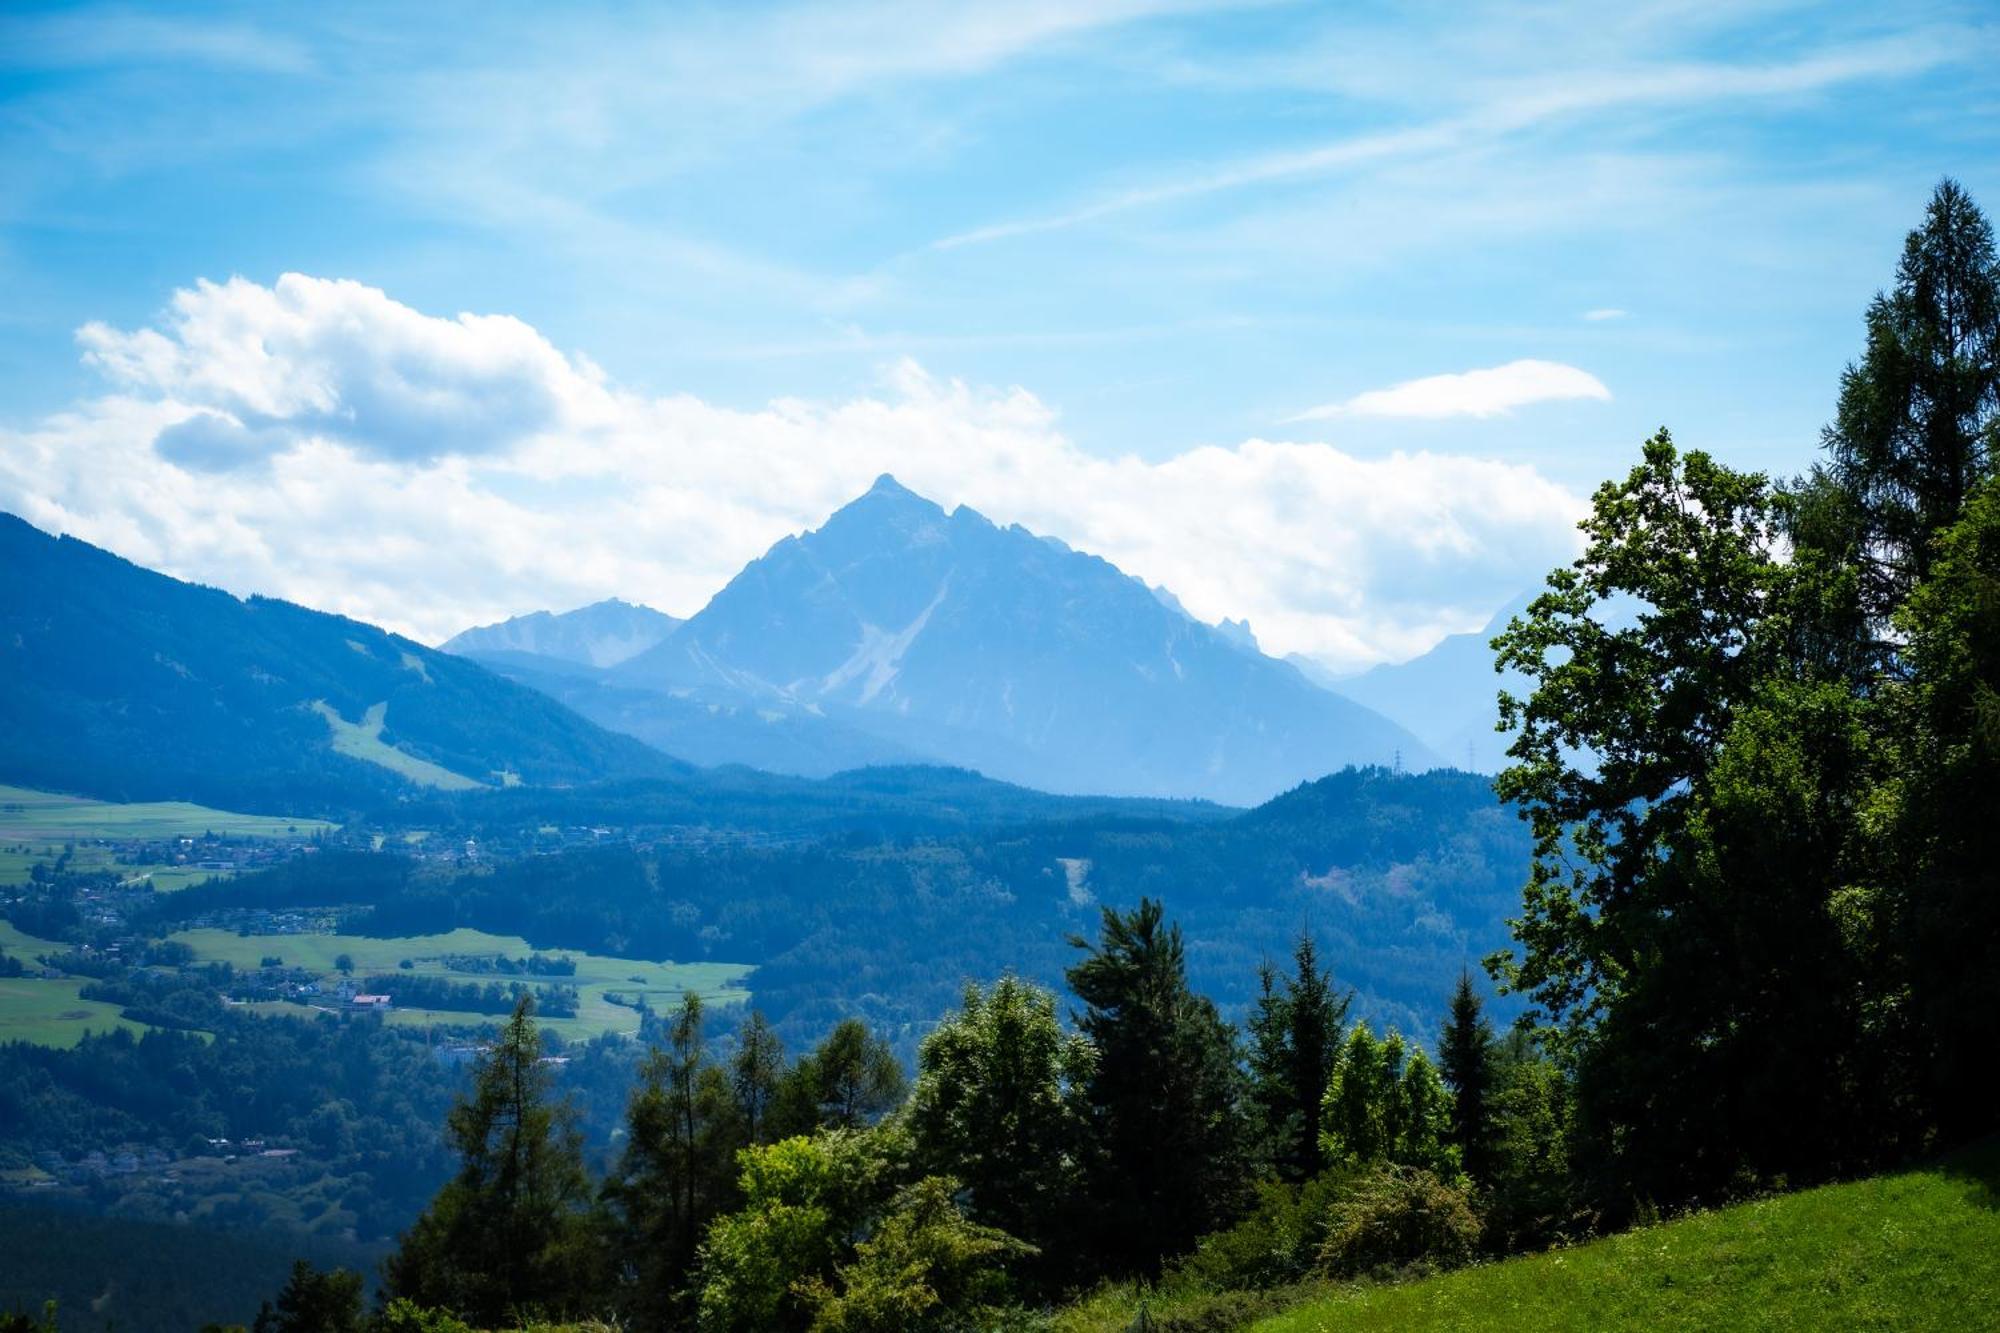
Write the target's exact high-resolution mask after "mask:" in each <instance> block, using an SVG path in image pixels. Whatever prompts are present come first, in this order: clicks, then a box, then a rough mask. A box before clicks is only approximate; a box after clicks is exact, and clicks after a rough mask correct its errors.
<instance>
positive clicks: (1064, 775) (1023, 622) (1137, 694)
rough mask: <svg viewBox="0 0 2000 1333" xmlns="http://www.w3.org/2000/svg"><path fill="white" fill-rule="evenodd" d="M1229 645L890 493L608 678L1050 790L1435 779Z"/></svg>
mask: <svg viewBox="0 0 2000 1333" xmlns="http://www.w3.org/2000/svg"><path fill="white" fill-rule="evenodd" d="M1232 631H1233V632H1231V633H1225V632H1224V631H1222V630H1218V629H1217V628H1215V627H1214V626H1209V625H1204V624H1201V623H1200V622H1198V621H1195V620H1193V619H1191V618H1190V617H1189V616H1188V615H1187V614H1186V613H1185V612H1183V611H1180V610H1177V609H1176V608H1175V607H1174V606H1171V605H1168V604H1167V603H1166V602H1165V601H1163V600H1162V599H1161V598H1160V597H1158V596H1156V595H1155V594H1154V592H1153V591H1152V590H1150V589H1148V588H1147V587H1146V585H1145V584H1143V583H1141V582H1139V581H1138V580H1137V579H1134V578H1131V577H1129V576H1127V575H1125V574H1123V573H1121V572H1120V571H1119V570H1118V569H1117V568H1116V567H1114V566H1113V565H1111V564H1110V563H1108V562H1106V561H1104V560H1101V559H1099V558H1097V557H1095V556H1090V555H1085V554H1082V553H1080V552H1076V551H1072V550H1070V549H1069V548H1068V547H1066V546H1064V545H1063V544H1062V543H1061V542H1058V541H1054V540H1051V539H1047V538H1043V537H1039V536H1036V535H1035V534H1033V533H1031V532H1029V531H1027V530H1026V529H1024V528H1020V527H1009V528H1001V527H996V526H995V525H994V524H992V523H991V522H989V521H987V520H986V519H985V518H984V517H982V516H981V515H979V514H978V513H975V512H974V511H973V510H971V509H967V508H960V509H958V510H956V511H955V512H953V513H950V514H947V513H945V511H944V510H942V509H941V508H939V507H938V506H937V505H936V504H933V503H932V502H931V501H929V500H926V499H924V498H922V497H921V496H918V495H915V494H913V493H912V492H910V491H908V490H906V489H905V488H904V487H902V486H901V485H899V484H897V482H896V481H895V480H894V479H893V478H891V477H887V476H885V477H883V478H881V479H880V480H879V481H877V482H876V483H875V485H874V487H873V488H871V489H870V490H869V491H868V493H867V494H865V495H863V496H862V497H861V498H859V499H858V500H855V501H854V502H853V503H851V504H849V505H847V506H846V507H845V508H843V509H841V510H840V511H839V512H837V513H836V514H834V515H833V516H832V517H831V518H830V519H828V520H827V522H826V523H825V525H824V526H822V527H821V528H819V529H818V530H817V531H814V532H810V533H807V534H805V535H804V536H800V537H788V538H786V539H785V540H784V541H781V542H779V543H778V544H777V545H776V546H774V547H772V548H771V550H770V551H769V552H768V553H766V554H765V555H764V556H763V557H762V558H760V559H758V560H756V561H753V562H752V563H751V564H750V565H749V566H747V567H746V568H745V569H744V570H743V572H742V573H740V574H739V575H737V577H736V578H735V579H733V580H732V581H731V582H730V583H729V585H728V586H727V587H725V588H724V589H723V590H722V591H721V592H719V593H717V594H716V596H715V598H714V600H713V601H711V602H710V603H709V604H708V606H707V607H706V608H704V609H703V610H702V611H701V612H700V613H699V614H698V615H696V616H695V617H694V618H692V619H691V620H689V621H688V622H687V623H685V624H684V625H682V626H681V627H680V628H679V629H678V630H676V631H675V632H674V633H673V634H672V635H671V636H670V637H668V638H666V639H665V640H663V641H662V642H660V643H659V644H657V645H656V646H654V647H653V648H650V649H648V650H647V651H645V652H643V653H641V654H639V655H638V656H636V657H634V658H632V659H631V660H629V661H627V662H625V663H623V664H622V665H620V666H618V667H615V668H613V669H612V670H611V671H610V672H608V673H606V676H607V679H608V680H610V681H611V682H614V683H616V684H620V685H624V686H628V687H631V688H633V689H638V690H653V691H667V692H686V694H687V695H688V697H690V698H697V699H707V700H711V701H713V700H716V699H721V698H731V699H736V700H741V701H743V702H744V704H746V705H749V706H753V707H764V708H768V709H770V710H773V711H779V712H783V711H785V710H804V711H805V712H806V713H808V714H810V715H815V716H820V717H825V718H827V719H830V720H832V721H835V722H838V723H841V724H843V725H845V726H848V727H852V728H853V729H855V730H857V731H860V732H864V733H866V734H869V735H871V736H874V737H877V738H879V739H882V740H886V741H889V742H891V743H894V744H896V745H898V746H901V747H904V748H906V749H907V750H908V751H910V752H912V753H915V754H920V755H927V756H931V757H933V758H935V759H939V760H943V761H946V762H950V763H955V764H962V765H965V766H967V767H971V768H976V769H979V770H981V771H982V772H985V773H988V774H990V775H992V776H995V777H1000V778H1004V779H1007V780H1009V781H1015V782H1021V783H1025V784H1027V785H1029V786H1034V787H1040V788H1042V789H1044V790H1050V791H1073V792H1082V791H1089V792H1105V793H1121V794H1131V795H1163V796H1205V797H1210V798H1213V799H1217V800H1223V801H1230V802H1236V803H1242V804H1249V803H1254V802H1256V801H1260V800H1263V799H1265V798H1267V797H1269V796H1271V795H1272V794H1273V793H1275V792H1279V791H1282V790H1284V789H1285V788H1287V787H1290V786H1292V785H1293V784H1295V783H1297V782H1299V781H1301V780H1304V779H1307V778H1313V777H1317V776H1319V775H1321V774H1323V773H1327V772H1330V771H1332V770H1334V769H1338V768H1341V767H1342V766H1344V765H1348V764H1384V765H1386V764H1389V763H1391V762H1392V761H1393V760H1394V759H1395V758H1396V757H1397V755H1398V754H1399V753H1400V755H1401V758H1402V762H1403V764H1404V765H1405V766H1406V767H1411V768H1421V767H1425V766H1427V765H1429V764H1430V763H1431V762H1433V756H1432V755H1431V754H1430V753H1429V752H1428V751H1426V750H1425V748H1424V746H1423V745H1422V744H1421V742H1419V741H1418V740H1417V739H1416V737H1415V736H1413V735H1411V734H1410V733H1409V732H1408V731H1406V730H1404V729H1403V728H1400V727H1398V726H1396V725H1395V724H1394V723H1391V722H1389V721H1388V720H1387V719H1385V718H1383V717H1382V716H1380V715H1379V714H1376V713H1374V712H1372V711H1370V710H1369V709H1367V708H1364V707H1361V706H1358V705H1356V704H1354V703H1352V702H1350V701H1348V700H1345V699H1342V698H1338V697H1336V696H1333V695H1331V694H1329V693H1327V692H1326V691H1325V690H1322V689H1319V688H1318V687H1316V686H1314V685H1312V684H1311V683H1309V682H1308V681H1306V680H1305V678H1304V677H1302V676H1301V675H1300V674H1299V673H1298V671H1297V670H1295V669H1294V668H1293V667H1291V666H1290V665H1288V664H1286V663H1283V662H1279V661H1276V660H1274V659H1272V658H1269V657H1266V656H1264V655H1262V654H1261V653H1258V652H1256V651H1255V650H1254V647H1246V645H1245V644H1244V642H1243V639H1244V637H1245V635H1246V634H1247V628H1246V629H1245V630H1235V628H1234V627H1232ZM1252 642H1253V643H1254V641H1252Z"/></svg>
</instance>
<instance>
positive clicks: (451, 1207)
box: [383, 995, 604, 1324]
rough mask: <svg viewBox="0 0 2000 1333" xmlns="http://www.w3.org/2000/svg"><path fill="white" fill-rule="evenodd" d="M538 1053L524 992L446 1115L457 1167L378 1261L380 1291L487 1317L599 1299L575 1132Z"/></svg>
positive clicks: (556, 1311) (556, 1309)
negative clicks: (469, 1088) (466, 1091)
mask: <svg viewBox="0 0 2000 1333" xmlns="http://www.w3.org/2000/svg"><path fill="white" fill-rule="evenodd" d="M541 1060H542V1039H541V1034H540V1033H539V1032H538V1031H537V1030H536V1028H535V1021H534V1000H533V999H532V998H531V997H529V996H527V995H523V996H522V997H521V999H520V1002H519V1003H518V1004H517V1005H516V1006H515V1008H514V1014H513V1017H512V1018H510V1019H509V1020H508V1022H507V1025H506V1027H505V1028H503V1029H502V1030H501V1034H500V1039H499V1040H498V1041H497V1042H496V1043H495V1044H494V1046H493V1048H492V1049H491V1050H490V1051H488V1052H487V1053H486V1054H485V1056H483V1057H482V1058H481V1059H480V1061H479V1062H478V1064H477V1065H476V1066H475V1067H474V1069H473V1087H472V1091H471V1093H470V1094H469V1095H467V1096H465V1097H462V1098H460V1099H459V1102H458V1104H457V1105H455V1106H454V1107H453V1108H452V1110H451V1114H450V1115H449V1117H448V1118H447V1119H446V1122H445V1132H446V1134H447V1135H448V1136H449V1138H450V1139H451V1142H452V1145H453V1147H454V1148H455V1149H456V1150H457V1152H458V1156H459V1161H460V1166H459V1171H458V1174H457V1175H456V1176H455V1177H454V1178H453V1179H452V1180H451V1181H450V1182H449V1183H447V1184H446V1185H445V1187H444V1188H443V1189H442V1190H440V1191H438V1195H437V1197H436V1198H435V1199H433V1200H432V1201H431V1205H430V1207H429V1208H428V1209H426V1210H425V1211H424V1213H423V1215H422V1216H421V1217H419V1218H418V1219H417V1220H416V1222H415V1223H414V1224H413V1225H412V1226H411V1227H410V1229H409V1231H408V1232H406V1233H405V1234H404V1236H403V1240H402V1244H401V1245H400V1246H399V1247H398V1249H397V1251H396V1253H395V1254H393V1255H391V1256H390V1258H389V1259H388V1260H387V1262H385V1263H384V1265H383V1276H384V1279H385V1283H384V1286H385V1290H386V1294H387V1295H388V1296H390V1297H392V1298H393V1297H408V1298H409V1299H411V1300H412V1301H414V1302H416V1303H417V1304H419V1305H426V1306H436V1307H438V1308H440V1309H445V1310H449V1311H452V1312H453V1313H455V1314H458V1315H460V1316H461V1317H463V1318H466V1319H469V1320H472V1321H474V1322H478V1323H487V1324H495V1323H499V1322H500V1321H502V1320H506V1319H514V1318H519V1317H520V1316H522V1315H523V1314H537V1313H539V1314H544V1315H562V1314H565V1313H568V1312H571V1311H580V1310H584V1309H587V1308H590V1306H591V1303H592V1302H593V1301H596V1300H598V1299H601V1296H602V1290H603V1287H604V1272H603V1269H602V1265H601V1263H600V1262H599V1259H598V1252H597V1250H598V1247H597V1246H596V1245H595V1244H594V1237H593V1234H592V1227H591V1218H590V1201H591V1191H590V1178H589V1176H588V1175H587V1174H586V1172H585V1170H584V1165H583V1146H582V1136H581V1134H579V1133H578V1131H577V1128H576V1117H575V1114H574V1112H573V1111H572V1110H571V1108H570V1107H569V1106H568V1104H567V1103H558V1102H556V1101H555V1100H553V1098H552V1097H551V1095H550V1090H549V1071H548V1069H547V1067H546V1066H544V1065H543V1064H542V1063H541Z"/></svg>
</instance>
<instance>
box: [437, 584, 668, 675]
mask: <svg viewBox="0 0 2000 1333" xmlns="http://www.w3.org/2000/svg"><path fill="white" fill-rule="evenodd" d="M680 623H681V622H680V621H679V620H678V619H676V618H675V617H673V616H670V615H668V614H666V613H665V612H664V611H655V610H654V609H653V608H652V607H650V606H634V605H633V604H632V603H630V602H621V601H619V600H618V599H617V598H616V597H613V598H611V599H610V600H609V601H603V602H593V603H592V604H591V605H589V606H580V607H578V608H577V609H576V610H574V611H564V612H560V613H557V612H552V611H535V612H532V613H530V614H528V615H525V616H515V617H514V618H513V619H512V620H503V621H501V622H500V623H499V624H497V625H481V626H479V627H478V628H476V629H469V630H466V631H465V632H464V633H462V634H456V635H453V636H452V637H451V638H450V639H447V640H446V641H445V643H444V645H443V647H444V651H445V652H448V653H457V654H458V655H459V656H461V657H478V656H483V655H486V654H489V653H526V654H529V655H530V656H534V657H553V658H555V659H557V660H558V661H563V662H578V663H581V664H583V665H585V666H594V667H612V666H617V665H618V664H619V663H620V662H623V661H625V660H626V659H628V658H632V657H637V656H638V655H639V654H640V653H643V652H645V651H646V650H647V649H648V648H651V647H652V646H653V645H654V644H656V643H658V642H659V641H660V640H662V639H664V638H666V637H667V636H668V635H669V634H672V633H673V632H674V630H675V629H676V628H677V627H678V626H679V625H680Z"/></svg>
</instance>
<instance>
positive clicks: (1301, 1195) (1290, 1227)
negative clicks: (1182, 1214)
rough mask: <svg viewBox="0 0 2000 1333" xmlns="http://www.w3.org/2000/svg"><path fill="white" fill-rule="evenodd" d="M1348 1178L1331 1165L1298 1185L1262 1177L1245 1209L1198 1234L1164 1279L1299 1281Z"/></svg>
mask: <svg viewBox="0 0 2000 1333" xmlns="http://www.w3.org/2000/svg"><path fill="white" fill-rule="evenodd" d="M1354 1180H1355V1176H1354V1173H1353V1172H1351V1171H1345V1170H1336V1171H1328V1172H1326V1173H1324V1174H1322V1175H1319V1176H1316V1177H1314V1178H1313V1179H1311V1180H1309V1181H1307V1182H1306V1183H1305V1184H1303V1185H1299V1186H1292V1185H1285V1184H1281V1183H1279V1182H1278V1181H1275V1180H1267V1181H1264V1182H1263V1183H1261V1184H1259V1185H1258V1186H1257V1187H1256V1201H1255V1203H1254V1204H1253V1205H1252V1206H1251V1209H1250V1211H1249V1213H1248V1214H1246V1215H1245V1216H1244V1217H1243V1218H1242V1219H1241V1220H1240V1221H1238V1222H1237V1223H1236V1224H1235V1225H1233V1226H1229V1227H1225V1228H1224V1229H1222V1230H1221V1231H1214V1232H1210V1233H1209V1234H1208V1235H1206V1236H1204V1237H1202V1239H1201V1243H1200V1244H1199V1245H1198V1246H1196V1248H1195V1251H1194V1253H1193V1254H1190V1255H1189V1256H1188V1257H1187V1258H1185V1259H1183V1260H1181V1261H1180V1263H1178V1264H1176V1265H1175V1266H1174V1269H1173V1272H1172V1274H1171V1276H1170V1278H1169V1281H1170V1282H1171V1283H1173V1284H1175V1285H1179V1284H1182V1283H1187V1284H1192V1285H1195V1286H1199V1287H1206V1288H1209V1289H1213V1290H1218V1291H1227V1290H1231V1289H1234V1288H1258V1289H1263V1288H1270V1287H1280V1286H1284V1285H1286V1284H1288V1283H1293V1282H1297V1281H1299V1280H1300V1279H1302V1278H1304V1277H1306V1276H1307V1275H1308V1274H1310V1273H1311V1272H1312V1270H1313V1267H1314V1265H1315V1263H1316V1262H1317V1261H1318V1259H1319V1251H1320V1246H1321V1244H1322V1243H1323V1241H1324V1240H1325V1237H1326V1229H1327V1222H1328V1219H1329V1217H1330V1216H1331V1213H1332V1209H1333V1207H1334V1204H1335V1203H1336V1202H1337V1201H1338V1200H1339V1199H1340V1198H1341V1197H1342V1196H1343V1195H1344V1194H1345V1193H1347V1191H1348V1190H1349V1189H1350V1188H1351V1187H1352V1185H1353V1183H1354Z"/></svg>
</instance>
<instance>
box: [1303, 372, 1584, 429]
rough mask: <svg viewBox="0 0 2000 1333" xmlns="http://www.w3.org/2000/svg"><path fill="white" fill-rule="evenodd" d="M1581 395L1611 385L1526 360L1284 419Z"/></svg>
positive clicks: (1450, 412)
mask: <svg viewBox="0 0 2000 1333" xmlns="http://www.w3.org/2000/svg"><path fill="white" fill-rule="evenodd" d="M1579 398H1591V399H1596V400H1597V401H1599V402H1609V401H1610V400H1611V390H1609V389H1607V388H1605V387H1604V381H1602V380H1600V379H1598V378H1597V376H1595V375H1593V374H1591V373H1590V372H1589V371H1587V370H1579V369H1578V368H1577V367H1575V366H1570V365H1565V364H1563V363H1562V362H1560V361H1536V360H1532V359H1527V360H1520V361H1509V362H1508V363H1507V364H1506V365H1504V366H1491V367H1488V368H1486V369H1483V370H1467V371H1461V372H1459V373H1457V374H1450V375H1426V376H1424V377H1423V378H1421V379H1414V380H1404V381H1403V382H1402V383H1400V384H1392V385H1390V386H1389V387H1387V388H1385V389H1370V390H1369V391H1368V392H1366V393H1361V394H1356V395H1355V396H1354V397H1352V398H1349V399H1346V400H1345V401H1343V402H1338V403H1323V404H1321V405H1320V406H1318V407H1310V408H1307V409H1306V410H1305V411H1303V412H1300V413H1299V414H1298V415H1296V416H1291V417H1287V418H1285V424H1291V423H1295V422H1301V421H1332V420H1336V419H1338V418H1341V417H1417V418H1426V419H1430V420H1439V419H1442V418H1445V417H1497V416H1505V415H1506V414H1507V413H1509V412H1511V411H1513V410H1514V409H1515V408H1517V407H1527V406H1529V405H1530V404H1533V403H1554V402H1563V401H1568V400H1575V399H1579Z"/></svg>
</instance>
